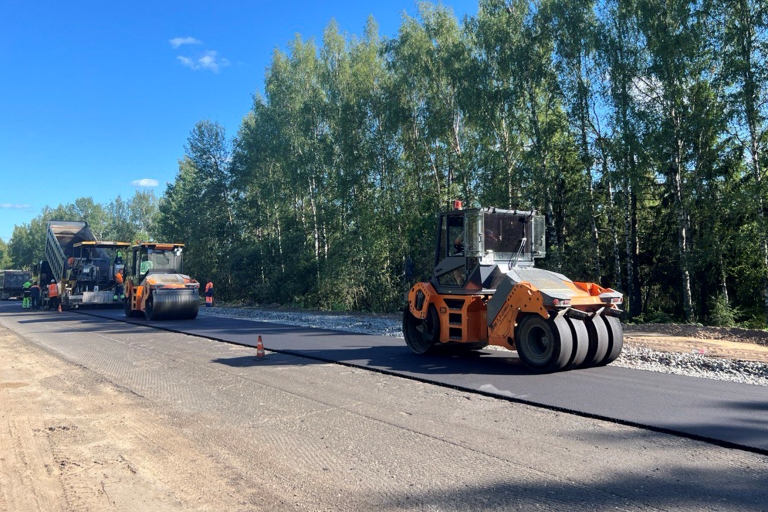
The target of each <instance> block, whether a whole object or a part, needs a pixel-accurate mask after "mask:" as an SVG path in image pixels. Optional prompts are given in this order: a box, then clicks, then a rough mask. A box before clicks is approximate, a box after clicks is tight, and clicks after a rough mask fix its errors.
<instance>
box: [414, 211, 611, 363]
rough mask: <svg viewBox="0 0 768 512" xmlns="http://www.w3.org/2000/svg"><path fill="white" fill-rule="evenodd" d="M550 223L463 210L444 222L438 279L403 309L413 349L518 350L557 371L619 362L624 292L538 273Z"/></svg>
mask: <svg viewBox="0 0 768 512" xmlns="http://www.w3.org/2000/svg"><path fill="white" fill-rule="evenodd" d="M544 233H545V224H544V217H543V216H541V215H537V214H536V212H533V211H518V210H502V209H497V208H482V209H466V210H465V209H462V208H461V207H460V206H459V207H458V208H455V209H454V210H453V211H450V212H443V213H441V214H439V216H438V229H437V247H436V251H435V265H434V270H433V273H432V278H431V279H430V280H429V281H428V282H421V283H417V284H416V285H414V286H413V287H412V288H411V289H410V290H409V292H408V294H407V297H406V300H407V304H406V306H405V307H404V311H403V332H404V335H405V341H406V343H407V345H408V346H409V347H410V348H411V350H412V351H413V352H415V353H418V354H426V353H429V352H431V351H433V350H435V349H437V348H439V347H446V348H464V349H474V348H482V347H485V346H487V345H498V346H502V347H505V348H508V349H510V350H516V351H517V352H518V355H519V356H520V359H521V360H522V361H523V363H525V364H526V365H527V366H528V367H529V368H531V369H533V370H535V371H538V372H553V371H559V370H563V369H569V368H577V367H588V366H600V365H605V364H609V363H610V362H612V361H614V360H615V359H616V358H617V357H618V356H619V354H620V353H621V349H622V346H623V332H622V328H621V323H620V321H619V319H618V317H619V315H620V314H621V310H620V309H619V305H620V304H621V303H622V301H623V295H622V294H621V293H620V292H617V291H615V290H612V289H610V288H602V287H600V286H599V285H597V284H595V283H586V282H575V281H572V280H571V279H569V278H567V277H566V276H564V275H562V274H558V273H556V272H551V271H549V270H544V269H539V268H535V266H534V262H535V260H536V259H538V258H542V257H544V256H545V255H546V243H545V237H544Z"/></svg>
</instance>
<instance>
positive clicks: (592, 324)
mask: <svg viewBox="0 0 768 512" xmlns="http://www.w3.org/2000/svg"><path fill="white" fill-rule="evenodd" d="M584 325H585V326H586V328H587V332H588V333H589V350H588V351H587V357H586V358H585V359H584V367H590V366H597V365H600V364H603V361H604V360H605V358H606V356H607V355H608V347H609V345H610V343H611V340H610V338H609V337H608V327H606V325H605V320H603V317H601V316H594V317H592V318H587V319H586V320H584Z"/></svg>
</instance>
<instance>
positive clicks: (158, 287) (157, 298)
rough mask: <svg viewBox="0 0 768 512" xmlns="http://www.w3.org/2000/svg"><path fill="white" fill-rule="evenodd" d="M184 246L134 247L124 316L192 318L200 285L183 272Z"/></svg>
mask: <svg viewBox="0 0 768 512" xmlns="http://www.w3.org/2000/svg"><path fill="white" fill-rule="evenodd" d="M183 252H184V244H178V243H173V244H170V243H169V244H163V243H155V242H139V243H137V244H135V245H133V246H131V253H130V256H129V261H128V265H126V276H125V285H124V286H125V292H124V293H125V303H124V304H125V316H127V317H140V316H142V315H144V317H145V318H146V319H147V320H176V319H193V318H196V317H197V312H198V310H199V308H200V293H199V290H200V283H198V282H197V281H196V280H194V279H192V278H191V277H189V276H188V275H186V274H184V273H183V259H182V254H183Z"/></svg>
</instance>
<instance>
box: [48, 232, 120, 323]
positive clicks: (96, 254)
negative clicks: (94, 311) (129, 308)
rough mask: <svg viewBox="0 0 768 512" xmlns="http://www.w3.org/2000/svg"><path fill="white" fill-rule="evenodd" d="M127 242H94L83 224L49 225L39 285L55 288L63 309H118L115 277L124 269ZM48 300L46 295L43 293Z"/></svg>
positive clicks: (118, 295)
mask: <svg viewBox="0 0 768 512" xmlns="http://www.w3.org/2000/svg"><path fill="white" fill-rule="evenodd" d="M130 246H131V244H130V243H129V242H115V241H103V240H97V239H96V237H95V236H94V234H93V232H92V231H91V229H90V227H89V226H88V223H87V222H85V221H59V220H52V221H49V222H48V231H47V234H46V239H45V258H46V259H45V260H43V261H42V262H41V263H40V268H39V274H40V285H41V287H42V288H43V290H44V291H46V290H45V289H46V287H47V285H48V284H50V282H51V281H54V282H56V283H57V284H58V288H59V304H60V305H61V307H62V308H63V309H72V308H78V307H81V306H96V305H102V306H118V307H119V306H121V305H122V303H123V301H122V296H121V294H119V293H118V291H119V290H118V286H117V283H116V282H115V274H116V273H117V271H119V270H120V269H122V268H123V262H122V252H123V251H127V249H128V248H129V247H130ZM43 295H44V296H45V298H46V299H47V295H48V294H47V293H43Z"/></svg>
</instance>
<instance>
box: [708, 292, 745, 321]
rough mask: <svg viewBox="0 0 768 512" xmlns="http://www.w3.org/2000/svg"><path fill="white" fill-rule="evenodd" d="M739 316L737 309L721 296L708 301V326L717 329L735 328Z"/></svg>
mask: <svg viewBox="0 0 768 512" xmlns="http://www.w3.org/2000/svg"><path fill="white" fill-rule="evenodd" d="M739 316H741V311H740V310H739V308H736V307H733V306H732V305H731V303H730V302H729V301H728V299H727V298H726V297H724V296H722V295H718V296H716V297H712V298H711V299H710V309H709V324H710V325H716V326H718V327H736V325H737V324H738V322H737V318H738V317H739Z"/></svg>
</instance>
